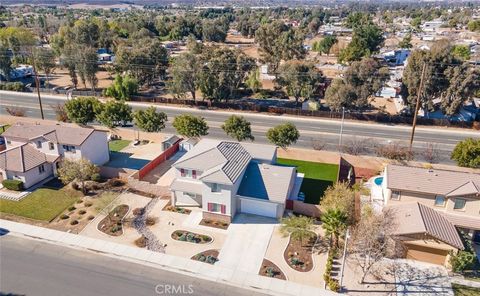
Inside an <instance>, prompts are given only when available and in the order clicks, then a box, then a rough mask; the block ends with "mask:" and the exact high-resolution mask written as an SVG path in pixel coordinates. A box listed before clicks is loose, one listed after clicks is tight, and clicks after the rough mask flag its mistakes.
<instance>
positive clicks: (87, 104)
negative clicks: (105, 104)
mask: <svg viewBox="0 0 480 296" xmlns="http://www.w3.org/2000/svg"><path fill="white" fill-rule="evenodd" d="M99 108H101V103H100V101H99V100H98V99H97V98H95V97H78V98H75V99H71V100H68V101H66V102H65V110H66V112H67V116H68V119H69V120H70V121H72V122H75V123H78V124H87V123H89V122H92V121H93V120H95V116H96V111H98V110H99Z"/></svg>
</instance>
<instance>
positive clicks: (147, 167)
mask: <svg viewBox="0 0 480 296" xmlns="http://www.w3.org/2000/svg"><path fill="white" fill-rule="evenodd" d="M181 141H182V139H180V140H178V141H177V142H175V144H173V145H172V147H170V148H168V149H167V150H165V151H163V152H162V154H160V155H159V156H157V157H156V158H155V159H152V160H151V161H150V162H149V163H147V164H146V165H145V166H144V167H143V168H141V169H140V170H139V171H138V179H139V180H142V179H143V177H145V176H146V175H147V174H148V173H150V172H151V171H152V170H153V169H154V168H156V167H157V166H158V165H160V164H161V163H162V162H164V161H165V160H167V159H169V158H170V157H172V155H174V154H175V153H177V151H178V148H179V147H180V142H181Z"/></svg>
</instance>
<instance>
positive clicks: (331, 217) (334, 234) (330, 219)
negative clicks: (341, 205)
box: [321, 209, 348, 249]
mask: <svg viewBox="0 0 480 296" xmlns="http://www.w3.org/2000/svg"><path fill="white" fill-rule="evenodd" d="M321 219H322V228H323V229H324V230H325V234H326V235H329V236H330V237H331V238H332V241H333V246H334V247H335V248H336V249H338V247H339V245H338V242H339V237H340V235H341V233H342V232H343V231H344V230H345V229H346V227H347V219H348V217H347V214H345V213H344V212H343V211H341V210H340V209H328V210H327V211H326V212H325V213H323V214H322V217H321Z"/></svg>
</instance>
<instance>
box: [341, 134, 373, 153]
mask: <svg viewBox="0 0 480 296" xmlns="http://www.w3.org/2000/svg"><path fill="white" fill-rule="evenodd" d="M370 141H371V140H370V139H360V138H357V137H353V138H352V139H350V140H349V141H347V142H346V143H345V144H344V145H343V146H342V151H343V152H344V153H347V154H352V155H360V154H365V153H367V152H368V148H369V146H370Z"/></svg>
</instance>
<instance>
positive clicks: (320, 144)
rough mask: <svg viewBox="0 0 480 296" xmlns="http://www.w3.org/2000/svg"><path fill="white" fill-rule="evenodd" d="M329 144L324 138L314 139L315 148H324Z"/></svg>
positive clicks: (313, 146)
mask: <svg viewBox="0 0 480 296" xmlns="http://www.w3.org/2000/svg"><path fill="white" fill-rule="evenodd" d="M326 146H327V143H325V141H324V140H319V139H312V148H313V149H314V150H318V151H320V150H324V149H325V147H326Z"/></svg>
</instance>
